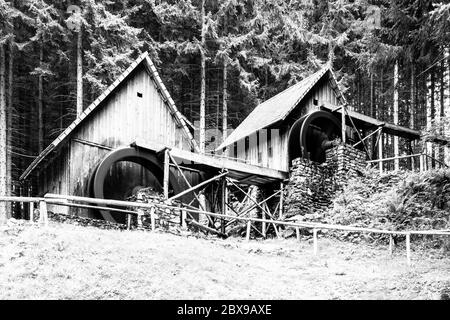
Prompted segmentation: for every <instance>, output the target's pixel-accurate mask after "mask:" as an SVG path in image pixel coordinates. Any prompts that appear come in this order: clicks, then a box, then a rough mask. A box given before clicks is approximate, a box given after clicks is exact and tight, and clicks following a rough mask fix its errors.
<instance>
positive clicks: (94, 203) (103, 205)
mask: <svg viewBox="0 0 450 320" xmlns="http://www.w3.org/2000/svg"><path fill="white" fill-rule="evenodd" d="M0 201H6V202H21V203H30V220H31V221H33V218H34V204H38V206H39V220H38V222H39V223H43V224H44V225H45V226H47V225H48V212H47V205H48V204H52V205H61V206H69V207H77V208H95V209H101V210H110V211H114V212H120V213H123V214H126V215H127V216H128V219H127V221H128V222H127V228H128V229H129V228H130V227H131V225H130V222H131V215H136V216H138V220H139V219H140V218H141V216H142V215H146V214H143V213H142V210H138V211H133V210H131V209H132V208H134V209H149V210H150V213H149V214H148V215H149V216H150V218H151V228H152V230H155V219H156V214H155V209H156V207H160V208H164V209H175V210H180V212H181V217H180V221H181V225H182V226H186V224H187V223H193V224H195V225H196V226H201V225H199V224H198V223H194V222H195V221H194V220H193V219H192V217H191V218H188V215H189V213H196V214H204V215H207V216H209V217H215V218H220V219H229V220H228V221H231V220H239V221H244V222H246V240H247V241H249V240H250V232H251V227H252V224H253V223H256V222H261V223H265V224H272V225H273V226H274V228H275V229H276V226H280V225H283V226H288V227H293V228H295V230H296V235H297V239H299V238H300V229H312V233H313V252H314V255H317V253H318V231H319V230H323V229H326V230H340V231H349V232H365V233H378V234H388V235H389V252H390V254H391V255H392V253H393V249H394V241H393V236H394V235H402V236H405V237H406V259H407V263H408V265H411V236H412V235H441V236H450V230H413V231H395V230H382V229H373V228H363V227H353V226H344V225H335V224H325V223H316V222H289V221H280V220H270V219H261V218H252V217H242V216H233V215H226V214H219V213H214V212H209V211H204V210H199V209H194V208H189V207H178V206H173V205H171V204H170V203H156V202H155V203H142V202H131V201H121V200H110V199H97V198H87V197H78V196H67V195H58V194H46V195H45V196H44V197H39V198H37V197H36V198H35V197H1V196H0ZM112 206H115V207H117V206H118V207H123V208H125V209H118V208H115V207H112ZM206 229H208V227H206ZM209 229H211V230H210V231H216V230H215V229H212V228H209Z"/></svg>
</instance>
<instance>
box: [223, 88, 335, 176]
mask: <svg viewBox="0 0 450 320" xmlns="http://www.w3.org/2000/svg"><path fill="white" fill-rule="evenodd" d="M325 102H327V103H329V104H334V105H338V98H337V96H336V94H335V92H334V90H333V89H332V87H331V85H330V83H329V81H328V79H323V80H322V81H320V82H319V83H317V84H316V85H315V87H314V88H313V89H312V90H311V91H310V92H309V93H308V94H307V95H306V96H305V98H304V99H303V101H302V102H301V104H300V105H299V106H298V107H297V108H296V110H294V111H293V112H292V113H291V114H290V115H289V116H288V119H286V121H285V122H284V123H282V124H281V125H279V126H277V127H271V128H268V129H266V130H264V129H263V130H259V131H258V132H257V133H256V132H255V133H253V134H251V135H250V136H249V137H247V139H248V143H245V144H243V143H242V141H238V142H236V143H234V145H232V146H230V147H229V148H228V156H229V157H231V158H237V159H240V160H245V161H246V162H247V163H249V164H253V165H259V166H262V167H268V168H272V169H277V170H282V171H288V170H289V163H288V161H289V160H288V154H287V153H288V137H289V130H290V127H291V125H292V124H293V123H294V122H295V121H296V120H297V119H299V118H300V117H302V116H303V115H305V114H307V113H310V112H312V111H314V110H317V109H318V107H319V106H320V105H322V104H323V103H325ZM255 140H257V141H258V143H256V144H252V143H251V142H252V141H255ZM244 146H245V148H244ZM270 149H271V150H270Z"/></svg>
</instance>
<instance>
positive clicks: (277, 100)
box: [216, 65, 344, 150]
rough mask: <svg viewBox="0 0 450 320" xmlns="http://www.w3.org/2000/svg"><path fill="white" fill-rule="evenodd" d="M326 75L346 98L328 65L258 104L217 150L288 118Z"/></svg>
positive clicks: (340, 96) (339, 95)
mask: <svg viewBox="0 0 450 320" xmlns="http://www.w3.org/2000/svg"><path fill="white" fill-rule="evenodd" d="M325 75H328V76H329V80H330V81H331V83H332V87H333V88H334V90H335V91H337V92H336V93H337V96H338V98H339V99H341V100H342V102H343V99H344V98H343V96H342V94H341V92H340V91H339V89H338V86H337V83H336V79H335V78H334V74H333V72H332V70H331V69H330V67H329V66H328V65H326V66H325V67H323V68H322V69H320V70H319V71H317V72H316V73H314V74H312V75H310V76H309V77H307V78H305V79H303V80H302V81H300V82H298V83H296V84H294V85H293V86H291V87H289V88H287V89H286V90H284V91H282V92H280V93H278V94H277V95H275V96H273V97H272V98H270V99H269V100H266V101H264V102H263V103H261V104H259V105H258V106H256V108H255V109H253V111H252V112H251V113H250V114H249V115H248V116H247V118H245V119H244V121H242V123H241V124H240V125H239V126H238V127H237V128H236V129H235V130H234V131H233V132H232V133H231V134H230V135H229V136H228V138H227V139H226V140H225V141H224V142H223V143H222V144H221V145H220V146H219V147H218V148H217V149H216V150H221V149H222V148H225V147H227V146H229V145H230V144H232V143H234V142H236V141H238V140H241V139H243V138H245V137H247V136H249V135H250V134H252V133H254V132H256V131H258V130H261V129H263V128H266V127H268V126H270V125H272V124H274V123H276V122H278V121H280V120H284V119H286V117H287V116H288V115H289V114H290V113H291V112H292V111H293V110H294V108H295V107H296V106H297V105H298V104H299V103H300V102H301V101H302V99H303V98H304V97H305V96H306V94H307V93H308V92H309V91H310V90H311V89H312V88H313V87H314V85H315V84H316V83H317V82H319V80H320V79H322V77H324V76H325Z"/></svg>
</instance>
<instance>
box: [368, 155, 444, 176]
mask: <svg viewBox="0 0 450 320" xmlns="http://www.w3.org/2000/svg"><path fill="white" fill-rule="evenodd" d="M401 159H409V160H410V161H411V170H413V171H414V170H416V168H418V169H419V171H420V172H422V171H426V170H430V169H431V168H433V165H434V167H439V168H448V165H447V164H445V163H444V162H442V161H440V160H438V159H436V158H433V157H432V156H430V155H428V154H425V153H417V154H408V155H403V156H397V157H390V158H381V159H375V160H368V161H367V163H368V164H369V165H374V164H378V166H379V170H380V173H383V171H384V168H383V164H384V163H390V162H394V161H396V160H401ZM417 165H418V166H417Z"/></svg>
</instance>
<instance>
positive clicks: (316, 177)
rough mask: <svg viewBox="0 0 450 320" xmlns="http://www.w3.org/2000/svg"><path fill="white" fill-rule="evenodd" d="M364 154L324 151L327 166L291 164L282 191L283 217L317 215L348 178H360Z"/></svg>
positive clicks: (303, 161)
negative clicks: (283, 190) (283, 197)
mask: <svg viewBox="0 0 450 320" xmlns="http://www.w3.org/2000/svg"><path fill="white" fill-rule="evenodd" d="M365 167H366V156H365V153H364V152H362V151H359V150H357V149H355V148H353V147H351V146H348V145H345V146H343V145H341V146H337V147H334V148H332V149H329V150H327V152H326V162H325V163H321V164H320V163H316V162H313V161H310V160H306V159H303V158H297V159H294V160H292V165H291V168H290V175H289V182H288V184H287V185H286V188H285V195H284V196H285V199H286V200H285V217H286V218H289V217H292V216H296V215H313V216H312V218H314V215H315V214H320V213H321V212H323V211H325V210H327V209H328V207H329V205H330V204H331V200H332V198H333V196H334V195H335V193H336V191H337V190H339V189H340V188H342V186H343V185H344V184H345V182H346V181H347V180H348V179H349V178H350V177H355V176H358V175H363V173H364V169H365Z"/></svg>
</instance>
